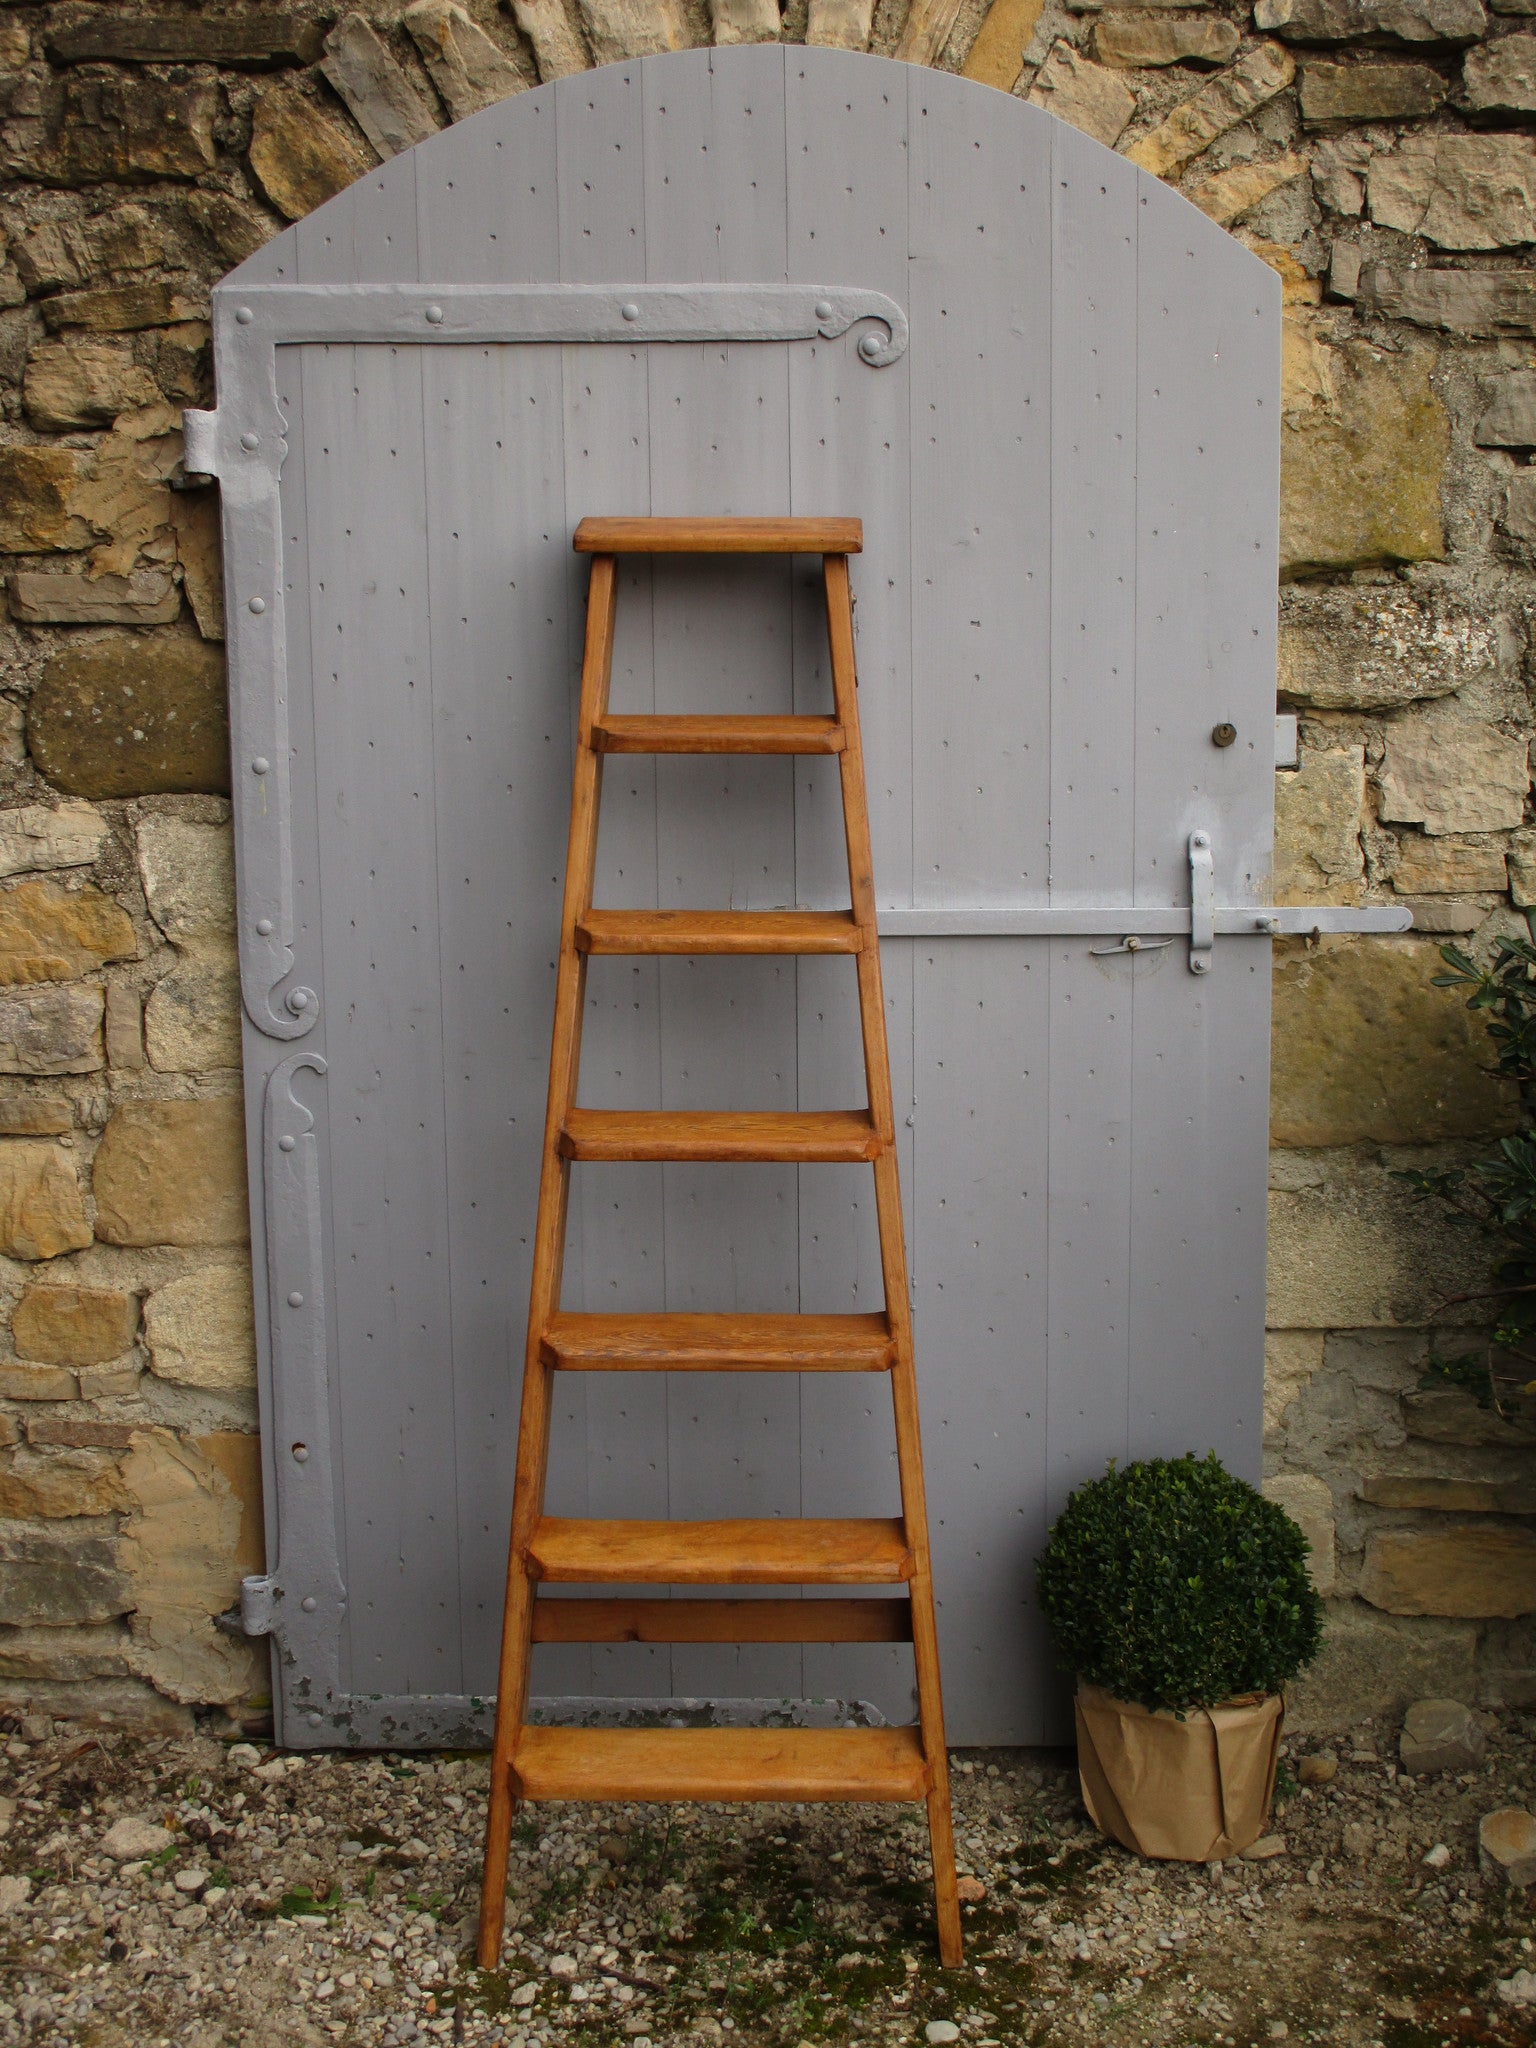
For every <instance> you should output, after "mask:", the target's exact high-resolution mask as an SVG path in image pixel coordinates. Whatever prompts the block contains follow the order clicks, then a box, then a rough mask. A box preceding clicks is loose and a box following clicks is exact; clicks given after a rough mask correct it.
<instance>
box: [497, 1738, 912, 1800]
mask: <svg viewBox="0 0 1536 2048" xmlns="http://www.w3.org/2000/svg"><path fill="white" fill-rule="evenodd" d="M512 1779H513V1786H514V1790H515V1791H516V1792H517V1793H518V1794H519V1795H520V1796H521V1797H522V1798H524V1799H656V1800H673V1799H689V1800H702V1801H723V1802H729V1801H732V1800H738V1799H776V1800H779V1799H781V1800H786V1801H797V1800H810V1799H818V1800H820V1799H879V1800H907V1799H911V1800H917V1799H922V1798H924V1797H926V1795H927V1791H928V1766H927V1763H926V1761H925V1759H924V1756H923V1740H922V1734H921V1731H920V1730H918V1729H916V1728H524V1729H523V1730H522V1731H521V1732H520V1733H519V1735H518V1738H517V1747H516V1748H515V1750H514V1751H513V1755H512Z"/></svg>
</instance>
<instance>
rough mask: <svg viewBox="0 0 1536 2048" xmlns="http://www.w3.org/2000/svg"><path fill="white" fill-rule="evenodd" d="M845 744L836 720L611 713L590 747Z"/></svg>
mask: <svg viewBox="0 0 1536 2048" xmlns="http://www.w3.org/2000/svg"><path fill="white" fill-rule="evenodd" d="M846 743H847V734H846V733H845V732H844V730H843V727H842V726H841V725H840V724H839V723H838V721H837V720H836V719H835V718H809V717H807V718H795V717H782V718H754V717H751V716H749V715H747V714H746V713H727V714H726V715H724V716H722V717H711V716H706V715H704V714H699V713H689V714H687V715H678V716H675V717H664V716H657V715H655V714H653V713H645V714H643V715H639V714H637V715H635V716H618V715H616V714H614V713H612V712H609V713H607V714H606V715H605V716H604V717H602V718H600V719H598V720H597V722H596V723H595V724H594V725H593V727H592V745H593V747H594V748H595V750H596V751H597V752H598V753H600V754H840V753H842V751H843V749H844V747H845V745H846Z"/></svg>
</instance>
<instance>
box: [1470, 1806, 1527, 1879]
mask: <svg viewBox="0 0 1536 2048" xmlns="http://www.w3.org/2000/svg"><path fill="white" fill-rule="evenodd" d="M1477 1861H1478V1867H1479V1868H1480V1869H1481V1870H1482V1871H1483V1873H1484V1874H1485V1875H1486V1876H1488V1877H1494V1878H1499V1879H1502V1881H1503V1882H1504V1883H1505V1884H1507V1885H1508V1886H1509V1888H1510V1890H1511V1891H1524V1890H1525V1888H1526V1887H1527V1886H1528V1885H1533V1884H1536V1815H1533V1814H1529V1813H1527V1812H1526V1811H1525V1809H1524V1808H1523V1807H1519V1806H1501V1807H1499V1808H1498V1809H1497V1811H1496V1812H1493V1813H1485V1814H1484V1815H1483V1817H1482V1819H1481V1820H1480V1821H1479V1822H1478V1825H1477Z"/></svg>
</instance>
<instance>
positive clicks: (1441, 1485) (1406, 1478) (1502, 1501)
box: [1360, 1472, 1536, 1515]
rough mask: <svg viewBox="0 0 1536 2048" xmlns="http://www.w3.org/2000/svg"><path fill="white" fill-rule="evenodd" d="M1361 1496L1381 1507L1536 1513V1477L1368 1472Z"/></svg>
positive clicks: (1450, 1512) (1456, 1512)
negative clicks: (1453, 1476) (1457, 1476)
mask: <svg viewBox="0 0 1536 2048" xmlns="http://www.w3.org/2000/svg"><path fill="white" fill-rule="evenodd" d="M1360 1498H1361V1499H1362V1500H1366V1501H1369V1502H1370V1504H1371V1506H1372V1507H1378V1508H1424V1509H1427V1510H1428V1511H1429V1512H1430V1513H1432V1514H1437V1515H1536V1479H1524V1478H1520V1479H1510V1478H1501V1479H1466V1478H1459V1479H1443V1478H1441V1477H1439V1476H1438V1475H1437V1474H1435V1473H1432V1472H1402V1473H1398V1472H1369V1473H1367V1474H1366V1475H1365V1477H1364V1478H1363V1479H1362V1480H1361V1482H1360Z"/></svg>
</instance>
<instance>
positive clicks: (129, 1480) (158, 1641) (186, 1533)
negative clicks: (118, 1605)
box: [120, 1430, 257, 1705]
mask: <svg viewBox="0 0 1536 2048" xmlns="http://www.w3.org/2000/svg"><path fill="white" fill-rule="evenodd" d="M123 1478H124V1481H125V1483H126V1485H127V1487H128V1489H129V1491H130V1493H131V1494H132V1495H133V1496H134V1498H135V1500H136V1502H137V1510H136V1512H135V1513H134V1514H133V1515H132V1516H131V1517H130V1518H129V1520H128V1521H127V1522H126V1523H125V1524H124V1528H123V1537H122V1543H121V1546H120V1557H121V1560H122V1564H123V1567H124V1569H125V1570H126V1572H127V1575H128V1578H129V1581H130V1583H131V1585H132V1588H133V1594H134V1603H135V1604H134V1609H133V1614H132V1618H131V1620H130V1622H129V1628H130V1630H131V1632H132V1644H131V1647H130V1649H129V1652H128V1662H129V1665H130V1667H131V1669H133V1670H134V1671H136V1672H137V1673H138V1674H139V1676H140V1677H141V1678H147V1679H149V1680H151V1681H152V1682H153V1684H154V1685H155V1686H157V1687H158V1688H159V1690H160V1691H161V1692H163V1693H165V1694H166V1695H167V1696H168V1697H169V1698H171V1699H173V1700H182V1701H185V1702H188V1703H195V1704H198V1705H203V1704H211V1703H217V1702H225V1703H229V1702H234V1701H237V1700H240V1699H243V1698H245V1697H246V1696H247V1695H248V1694H249V1693H250V1692H251V1691H252V1690H253V1688H254V1685H255V1683H256V1672H257V1663H256V1659H255V1658H254V1657H253V1655H252V1651H251V1647H250V1646H248V1645H245V1644H239V1643H236V1642H235V1641H234V1640H233V1639H232V1638H231V1637H229V1636H227V1635H225V1634H224V1633H223V1632H222V1631H221V1630H220V1629H218V1628H216V1627H215V1626H214V1616H215V1615H217V1614H221V1613H223V1612H224V1611H225V1610H226V1609H227V1608H228V1607H229V1606H230V1605H231V1604H232V1603H233V1601H234V1600H235V1598H236V1597H237V1594H238V1592H239V1584H240V1551H241V1544H242V1530H241V1525H242V1521H243V1519H244V1510H243V1503H242V1500H241V1498H240V1496H239V1494H238V1493H237V1491H236V1489H235V1487H234V1486H233V1485H232V1484H231V1483H230V1479H229V1477H228V1476H227V1473H226V1471H225V1470H224V1469H222V1467H221V1466H220V1464H218V1463H216V1462H215V1461H214V1460H213V1459H212V1458H210V1457H209V1456H208V1455H207V1453H206V1452H205V1451H203V1450H202V1449H200V1448H199V1446H198V1444H197V1443H196V1442H189V1441H186V1440H181V1441H178V1440H177V1439H176V1438H175V1437H173V1436H171V1435H170V1434H169V1432H168V1431H165V1430H146V1431H143V1432H141V1433H140V1434H139V1435H138V1436H137V1437H136V1438H135V1440H134V1445H133V1448H132V1450H131V1451H130V1452H129V1454H128V1457H127V1459H126V1460H125V1461H124V1465H123Z"/></svg>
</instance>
